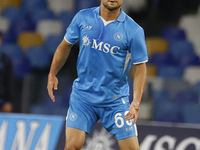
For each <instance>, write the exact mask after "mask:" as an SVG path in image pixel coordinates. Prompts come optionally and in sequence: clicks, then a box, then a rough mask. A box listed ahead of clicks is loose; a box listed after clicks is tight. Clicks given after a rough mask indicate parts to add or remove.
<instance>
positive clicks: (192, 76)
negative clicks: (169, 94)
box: [183, 66, 200, 85]
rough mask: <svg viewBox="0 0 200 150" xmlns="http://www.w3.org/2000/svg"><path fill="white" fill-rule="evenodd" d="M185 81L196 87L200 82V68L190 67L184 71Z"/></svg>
mask: <svg viewBox="0 0 200 150" xmlns="http://www.w3.org/2000/svg"><path fill="white" fill-rule="evenodd" d="M183 79H184V80H185V81H187V82H189V83H190V84H191V85H195V84H196V83H197V82H199V81H200V67H199V66H189V67H187V68H186V69H185V70H184V73H183Z"/></svg>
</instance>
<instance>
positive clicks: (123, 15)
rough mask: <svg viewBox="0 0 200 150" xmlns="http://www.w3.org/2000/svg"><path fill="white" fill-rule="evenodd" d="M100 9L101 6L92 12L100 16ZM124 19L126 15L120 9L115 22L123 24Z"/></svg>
mask: <svg viewBox="0 0 200 150" xmlns="http://www.w3.org/2000/svg"><path fill="white" fill-rule="evenodd" d="M100 9H101V6H99V7H97V8H96V9H95V10H94V11H95V12H96V13H97V14H98V15H99V16H100ZM125 18H126V14H125V12H124V11H123V9H122V8H121V11H120V14H119V16H118V18H117V21H119V22H124V20H125Z"/></svg>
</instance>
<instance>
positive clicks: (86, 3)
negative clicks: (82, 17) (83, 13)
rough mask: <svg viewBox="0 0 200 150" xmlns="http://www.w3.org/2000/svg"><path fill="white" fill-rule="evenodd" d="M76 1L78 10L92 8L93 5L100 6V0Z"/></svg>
mask: <svg viewBox="0 0 200 150" xmlns="http://www.w3.org/2000/svg"><path fill="white" fill-rule="evenodd" d="M75 1H76V10H81V9H86V8H91V7H97V6H99V5H100V4H99V2H98V0H93V1H91V0H81V1H79V0H75Z"/></svg>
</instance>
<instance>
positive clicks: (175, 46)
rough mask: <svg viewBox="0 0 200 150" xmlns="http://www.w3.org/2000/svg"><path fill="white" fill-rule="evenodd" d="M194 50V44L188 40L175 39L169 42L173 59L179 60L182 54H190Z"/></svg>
mask: <svg viewBox="0 0 200 150" xmlns="http://www.w3.org/2000/svg"><path fill="white" fill-rule="evenodd" d="M193 52H194V47H193V44H192V43H191V42H190V41H187V40H173V41H170V42H169V53H170V54H171V55H172V57H173V59H174V60H175V61H176V62H178V61H179V59H180V57H181V56H182V55H188V54H191V53H193Z"/></svg>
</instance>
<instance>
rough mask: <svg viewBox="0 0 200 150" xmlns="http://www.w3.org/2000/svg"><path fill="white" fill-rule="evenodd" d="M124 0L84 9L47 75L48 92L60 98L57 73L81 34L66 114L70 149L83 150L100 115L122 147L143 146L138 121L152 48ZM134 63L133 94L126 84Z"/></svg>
mask: <svg viewBox="0 0 200 150" xmlns="http://www.w3.org/2000/svg"><path fill="white" fill-rule="evenodd" d="M122 3H123V0H101V5H100V6H99V7H95V8H89V9H85V10H81V11H79V12H78V13H77V14H76V15H75V17H74V18H73V20H72V22H71V24H70V25H69V27H68V28H67V31H66V34H65V36H64V39H63V40H62V42H61V43H60V45H59V46H58V48H57V50H56V52H55V54H54V58H53V61H52V65H51V68H50V72H49V75H48V85H47V89H48V93H49V96H50V97H51V99H52V101H53V102H55V96H54V95H53V90H57V85H58V80H57V78H56V75H57V73H58V72H59V70H60V69H61V68H62V66H63V65H64V63H65V61H66V59H67V57H68V55H69V53H70V49H71V46H72V45H73V44H74V43H75V42H76V41H77V40H78V39H79V41H80V52H79V56H78V60H77V73H78V78H77V79H76V80H75V81H74V83H73V90H72V93H71V96H70V101H69V103H70V106H69V110H68V114H67V117H66V144H65V150H79V149H81V147H82V146H83V145H84V142H85V138H86V135H87V134H88V133H90V132H91V130H92V128H93V126H94V125H95V123H96V122H97V121H98V120H99V119H100V120H101V123H102V125H103V126H104V127H105V128H106V130H107V131H108V132H110V133H111V134H113V135H114V136H115V137H116V139H117V140H118V144H119V147H120V149H121V150H139V149H140V148H139V143H138V138H137V129H136V124H135V123H136V121H137V118H138V113H139V108H140V107H139V105H140V102H141V98H142V94H143V91H144V88H145V84H146V62H147V61H148V55H147V49H146V45H145V37H144V31H143V29H142V28H141V27H140V26H139V25H138V24H137V23H136V22H134V21H133V20H132V19H131V18H130V17H129V16H128V15H126V14H125V13H124V12H123V10H122V9H121V5H122ZM131 64H134V65H135V74H134V91H133V93H134V98H133V101H132V103H131V104H130V103H129V86H128V83H127V78H128V73H129V70H130V68H131Z"/></svg>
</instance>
